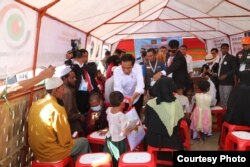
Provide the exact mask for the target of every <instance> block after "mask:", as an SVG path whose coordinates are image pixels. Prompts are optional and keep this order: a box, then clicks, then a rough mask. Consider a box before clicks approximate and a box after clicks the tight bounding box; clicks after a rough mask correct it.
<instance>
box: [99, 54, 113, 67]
mask: <svg viewBox="0 0 250 167" xmlns="http://www.w3.org/2000/svg"><path fill="white" fill-rule="evenodd" d="M110 56H111V52H110V51H108V50H107V51H106V52H105V56H104V58H103V59H102V60H101V62H102V65H103V67H104V69H105V70H107V68H108V63H107V60H108V58H109V57H110Z"/></svg>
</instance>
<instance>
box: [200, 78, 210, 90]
mask: <svg viewBox="0 0 250 167" xmlns="http://www.w3.org/2000/svg"><path fill="white" fill-rule="evenodd" d="M198 87H199V89H200V90H201V91H202V92H208V91H209V87H210V83H209V82H208V81H205V80H202V81H200V82H199V85H198Z"/></svg>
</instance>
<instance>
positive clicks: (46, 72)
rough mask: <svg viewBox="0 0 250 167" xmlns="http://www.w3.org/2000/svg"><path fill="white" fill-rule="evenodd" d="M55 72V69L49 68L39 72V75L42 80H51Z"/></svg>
mask: <svg viewBox="0 0 250 167" xmlns="http://www.w3.org/2000/svg"><path fill="white" fill-rule="evenodd" d="M55 71H56V70H55V67H53V66H49V67H48V68H46V69H45V70H43V71H42V72H40V74H39V75H41V76H43V77H44V78H51V77H52V76H53V75H54V74H55Z"/></svg>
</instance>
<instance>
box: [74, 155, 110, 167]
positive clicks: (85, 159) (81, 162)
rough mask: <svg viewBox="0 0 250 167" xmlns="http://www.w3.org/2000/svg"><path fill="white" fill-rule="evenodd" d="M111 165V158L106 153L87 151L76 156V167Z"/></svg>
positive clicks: (103, 166) (105, 166) (106, 166)
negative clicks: (87, 152)
mask: <svg viewBox="0 0 250 167" xmlns="http://www.w3.org/2000/svg"><path fill="white" fill-rule="evenodd" d="M92 166H94V167H112V166H113V165H112V158H111V156H110V155H109V154H108V153H89V154H84V155H82V156H80V157H78V159H77V161H76V167H92Z"/></svg>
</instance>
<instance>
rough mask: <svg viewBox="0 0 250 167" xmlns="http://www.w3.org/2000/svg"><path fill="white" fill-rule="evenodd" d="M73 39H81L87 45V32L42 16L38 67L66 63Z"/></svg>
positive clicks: (82, 44)
mask: <svg viewBox="0 0 250 167" xmlns="http://www.w3.org/2000/svg"><path fill="white" fill-rule="evenodd" d="M71 39H81V40H80V41H81V46H80V48H82V47H85V42H86V34H85V33H83V32H81V31H79V30H76V29H74V28H72V27H69V26H67V25H65V24H63V23H61V22H58V21H57V20H54V19H51V18H49V17H47V16H44V17H43V18H42V25H41V31H40V42H39V47H38V58H37V65H36V66H37V67H42V66H45V67H47V66H48V65H53V66H59V65H62V64H64V61H65V55H66V52H67V51H68V50H71V49H72V47H71Z"/></svg>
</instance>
